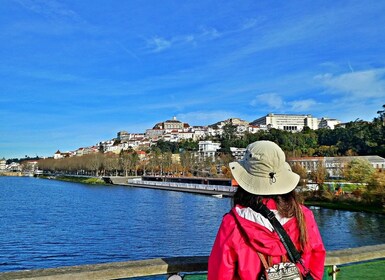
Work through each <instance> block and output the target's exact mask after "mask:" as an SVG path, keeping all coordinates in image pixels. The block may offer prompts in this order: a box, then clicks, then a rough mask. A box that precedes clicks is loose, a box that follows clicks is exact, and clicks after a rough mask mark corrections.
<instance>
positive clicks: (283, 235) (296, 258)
mask: <svg viewBox="0 0 385 280" xmlns="http://www.w3.org/2000/svg"><path fill="white" fill-rule="evenodd" d="M253 210H254V211H256V212H258V213H260V214H262V216H264V217H265V218H266V219H268V220H269V221H270V223H271V225H272V226H273V227H274V229H275V231H276V232H277V234H278V236H279V238H280V239H281V241H282V244H283V246H284V247H285V249H286V251H287V254H288V255H289V259H290V261H291V262H293V263H299V264H300V265H301V266H302V267H303V268H304V272H305V276H306V279H313V277H312V276H311V275H310V270H309V269H308V268H307V267H306V266H305V264H304V263H303V261H302V257H301V254H300V253H299V252H298V250H297V248H296V247H295V246H294V244H293V241H292V240H291V238H290V236H289V235H288V234H287V232H286V231H285V229H284V228H283V226H282V225H281V223H280V222H279V221H278V220H277V218H276V217H275V215H274V213H273V212H272V211H271V210H270V209H269V208H267V206H266V205H265V204H263V203H259V204H258V206H257V209H253Z"/></svg>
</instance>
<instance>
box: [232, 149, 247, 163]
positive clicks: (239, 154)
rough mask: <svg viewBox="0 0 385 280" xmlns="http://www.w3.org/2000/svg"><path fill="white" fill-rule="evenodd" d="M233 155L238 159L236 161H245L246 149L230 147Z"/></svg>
mask: <svg viewBox="0 0 385 280" xmlns="http://www.w3.org/2000/svg"><path fill="white" fill-rule="evenodd" d="M230 151H231V155H232V156H233V157H234V158H235V159H236V160H241V159H243V156H244V155H245V153H246V148H236V147H230Z"/></svg>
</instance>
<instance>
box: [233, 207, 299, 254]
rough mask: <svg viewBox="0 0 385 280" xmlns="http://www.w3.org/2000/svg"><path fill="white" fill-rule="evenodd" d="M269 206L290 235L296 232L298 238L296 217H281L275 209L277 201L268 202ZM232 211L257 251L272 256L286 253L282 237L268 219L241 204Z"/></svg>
mask: <svg viewBox="0 0 385 280" xmlns="http://www.w3.org/2000/svg"><path fill="white" fill-rule="evenodd" d="M267 206H268V208H269V209H270V210H272V211H273V212H274V214H275V215H276V218H277V219H278V221H279V222H280V223H281V224H282V225H283V227H284V229H285V230H286V231H287V232H288V233H290V235H292V233H294V236H295V238H298V237H299V231H298V229H297V223H296V219H295V218H289V219H288V218H283V217H280V216H279V214H278V211H277V210H276V209H275V208H276V207H275V203H268V205H267ZM231 211H232V212H233V214H234V218H235V219H237V220H238V221H239V223H238V224H239V225H240V226H242V228H243V231H244V232H246V234H247V237H246V238H248V240H249V241H248V242H250V243H251V245H252V246H253V247H254V249H255V250H256V251H258V252H261V253H263V254H265V255H270V256H282V255H284V254H286V249H285V247H284V246H283V244H282V242H281V239H280V238H279V236H278V234H277V233H276V232H275V231H274V228H273V227H272V225H271V224H270V222H269V220H268V219H266V218H265V217H263V216H262V215H261V214H260V213H257V212H255V211H254V210H252V209H251V208H244V207H242V206H239V205H236V207H234V208H233V209H232V210H231ZM239 231H240V232H239V234H240V235H241V236H242V238H243V239H245V237H244V234H243V233H242V232H243V231H242V230H239ZM293 241H294V240H293ZM246 242H247V241H246Z"/></svg>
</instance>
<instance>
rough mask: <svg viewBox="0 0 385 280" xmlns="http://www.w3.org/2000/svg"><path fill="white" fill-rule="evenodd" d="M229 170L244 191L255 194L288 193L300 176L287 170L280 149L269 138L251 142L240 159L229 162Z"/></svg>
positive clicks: (287, 167)
mask: <svg viewBox="0 0 385 280" xmlns="http://www.w3.org/2000/svg"><path fill="white" fill-rule="evenodd" d="M230 170H231V173H232V174H233V176H234V179H235V180H236V181H237V182H238V184H239V185H240V186H241V187H242V188H243V189H244V190H245V191H247V192H249V193H252V194H257V195H279V194H285V193H289V192H291V191H292V190H294V189H295V187H296V186H297V184H298V182H299V178H300V177H299V175H298V174H296V173H294V172H292V171H291V168H290V166H289V164H288V163H287V162H286V159H285V153H284V152H283V151H282V149H281V148H280V147H279V146H278V145H277V144H275V143H274V142H271V141H256V142H254V143H251V144H250V145H249V146H247V148H246V153H245V155H244V157H243V159H242V160H240V161H236V162H231V163H230Z"/></svg>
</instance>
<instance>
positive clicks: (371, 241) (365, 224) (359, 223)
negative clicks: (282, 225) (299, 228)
mask: <svg viewBox="0 0 385 280" xmlns="http://www.w3.org/2000/svg"><path fill="white" fill-rule="evenodd" d="M312 211H313V213H314V216H315V219H316V220H317V222H318V225H319V228H320V232H321V235H322V237H323V240H324V243H325V247H326V249H327V250H337V249H344V248H353V247H359V246H366V245H375V244H381V243H385V234H384V232H383V228H384V227H385V220H384V216H383V215H378V214H372V213H363V212H349V211H340V210H332V209H323V208H312Z"/></svg>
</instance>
